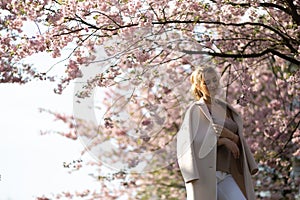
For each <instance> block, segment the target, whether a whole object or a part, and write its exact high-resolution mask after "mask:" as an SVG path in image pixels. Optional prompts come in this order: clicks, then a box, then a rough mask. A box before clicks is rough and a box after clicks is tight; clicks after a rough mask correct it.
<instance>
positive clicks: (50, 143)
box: [0, 82, 99, 200]
mask: <svg viewBox="0 0 300 200" xmlns="http://www.w3.org/2000/svg"><path fill="white" fill-rule="evenodd" d="M54 87H55V85H54V84H53V83H48V82H32V83H29V84H27V85H23V86H20V85H17V84H0V94H1V98H0V102H1V103H0V121H1V126H0V159H1V160H0V175H1V181H0V199H1V200H6V199H7V200H8V199H13V200H19V199H22V200H27V199H34V197H36V196H38V195H42V194H45V195H47V196H49V195H50V197H51V194H56V193H59V192H62V191H70V192H74V191H75V190H78V191H83V190H84V189H87V188H88V189H90V190H93V188H96V187H97V186H98V187H99V185H98V184H97V182H96V181H95V180H94V179H93V178H92V177H90V176H89V175H88V174H89V173H92V172H89V171H88V170H89V168H83V170H79V171H78V172H75V173H73V174H69V173H68V170H67V169H66V168H64V167H63V162H71V161H73V160H76V159H78V158H80V152H81V151H82V149H83V145H82V144H81V143H80V141H79V140H77V141H73V140H70V139H67V138H64V137H62V136H60V135H57V134H49V135H44V136H41V135H40V130H59V129H60V128H63V126H62V127H60V125H61V123H58V122H55V121H53V119H54V118H53V117H52V116H51V115H50V114H47V113H39V111H38V108H45V109H50V110H52V111H58V112H61V113H67V114H72V106H73V88H72V87H69V88H67V90H66V91H65V92H64V94H63V95H56V94H54V93H53V88H54ZM89 160H92V158H91V157H89V155H88V154H87V155H86V156H85V157H84V158H83V161H84V162H88V161H89ZM82 183H84V185H83V184H82Z"/></svg>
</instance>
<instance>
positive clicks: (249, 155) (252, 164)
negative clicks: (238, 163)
mask: <svg viewBox="0 0 300 200" xmlns="http://www.w3.org/2000/svg"><path fill="white" fill-rule="evenodd" d="M243 143H244V151H245V154H246V157H247V163H248V167H249V171H250V174H251V175H254V174H256V173H257V171H258V167H257V163H256V161H255V159H254V157H253V154H252V152H251V150H250V148H249V146H248V144H247V142H246V140H245V139H243Z"/></svg>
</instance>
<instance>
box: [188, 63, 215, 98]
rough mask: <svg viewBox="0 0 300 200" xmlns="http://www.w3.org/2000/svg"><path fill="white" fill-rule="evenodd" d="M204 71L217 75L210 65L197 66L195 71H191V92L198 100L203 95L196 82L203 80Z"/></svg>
mask: <svg viewBox="0 0 300 200" xmlns="http://www.w3.org/2000/svg"><path fill="white" fill-rule="evenodd" d="M205 73H214V74H216V75H218V73H217V72H216V70H215V69H214V68H212V67H202V68H198V69H196V70H195V71H193V73H192V74H191V76H190V82H191V84H192V85H191V92H192V94H193V96H194V97H195V98H196V99H197V100H199V99H200V98H201V97H203V93H202V92H201V90H199V89H198V88H197V87H196V84H197V82H198V83H199V82H202V81H203V80H204V74H205Z"/></svg>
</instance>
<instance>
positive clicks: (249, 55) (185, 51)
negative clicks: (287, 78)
mask: <svg viewBox="0 0 300 200" xmlns="http://www.w3.org/2000/svg"><path fill="white" fill-rule="evenodd" d="M182 52H183V53H186V54H204V55H210V56H216V57H221V58H257V57H261V56H263V55H266V54H268V53H272V54H273V55H276V56H278V57H280V58H283V59H285V60H288V61H290V62H292V63H295V64H297V65H300V61H298V60H296V59H294V58H292V57H289V56H287V55H285V54H283V53H280V52H278V51H276V50H275V49H269V48H267V49H265V50H263V51H261V52H259V53H251V54H242V53H238V54H230V53H218V52H212V51H191V50H182Z"/></svg>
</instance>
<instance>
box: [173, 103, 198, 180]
mask: <svg viewBox="0 0 300 200" xmlns="http://www.w3.org/2000/svg"><path fill="white" fill-rule="evenodd" d="M191 108H192V107H190V108H189V109H188V110H187V112H186V114H185V117H184V120H183V123H182V125H181V128H180V130H179V131H178V133H177V159H178V165H179V168H180V171H181V174H182V176H183V179H184V181H185V182H186V183H188V182H190V181H192V180H197V179H199V172H198V169H197V164H196V160H195V152H194V148H193V133H192V131H191V123H190V122H191V119H190V113H191Z"/></svg>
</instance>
